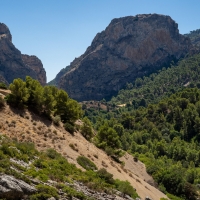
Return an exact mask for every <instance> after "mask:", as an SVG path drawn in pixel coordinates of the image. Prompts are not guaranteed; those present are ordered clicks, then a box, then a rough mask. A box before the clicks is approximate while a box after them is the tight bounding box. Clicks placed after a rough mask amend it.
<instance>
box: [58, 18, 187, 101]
mask: <svg viewBox="0 0 200 200" xmlns="http://www.w3.org/2000/svg"><path fill="white" fill-rule="evenodd" d="M190 48H191V42H190V39H188V38H187V37H185V36H183V35H181V34H179V30H178V25H177V24H176V23H175V21H174V20H172V19H171V17H169V16H164V15H158V14H144V15H136V16H128V17H122V18H118V19H113V20H112V21H111V23H110V24H109V25H108V27H107V28H106V29H105V30H104V31H102V32H101V33H98V34H97V35H96V37H95V38H94V39H93V41H92V44H91V46H89V47H88V48H87V50H86V51H85V53H84V54H83V55H81V56H80V57H79V58H76V59H75V60H74V61H73V62H72V63H71V64H70V66H69V67H68V68H67V69H68V70H65V73H64V74H62V76H61V77H59V80H57V85H58V86H59V87H60V88H62V89H64V90H66V91H67V92H68V94H69V95H70V97H72V98H74V99H76V100H78V101H83V100H101V99H103V98H109V97H111V96H112V95H114V94H116V93H117V92H118V91H119V90H120V89H121V88H123V87H124V85H125V84H126V83H127V82H133V81H134V80H135V79H136V78H137V77H143V76H144V75H148V74H150V73H152V72H155V71H156V70H158V69H161V68H163V67H164V66H166V65H167V64H169V63H170V62H171V61H172V60H178V59H180V58H181V57H184V56H185V55H186V54H187V53H188V51H189V49H190ZM62 72H64V71H62Z"/></svg>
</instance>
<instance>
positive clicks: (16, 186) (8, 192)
mask: <svg viewBox="0 0 200 200" xmlns="http://www.w3.org/2000/svg"><path fill="white" fill-rule="evenodd" d="M35 192H36V189H35V187H33V186H31V185H29V184H27V183H25V182H24V181H22V180H18V179H16V178H15V177H13V176H9V175H1V176H0V198H3V199H4V198H5V199H9V200H12V199H13V200H17V199H22V198H23V197H24V195H30V194H33V193H35Z"/></svg>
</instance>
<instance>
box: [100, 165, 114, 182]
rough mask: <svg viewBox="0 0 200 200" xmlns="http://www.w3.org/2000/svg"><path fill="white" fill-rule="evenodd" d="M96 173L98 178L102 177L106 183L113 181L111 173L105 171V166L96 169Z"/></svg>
mask: <svg viewBox="0 0 200 200" xmlns="http://www.w3.org/2000/svg"><path fill="white" fill-rule="evenodd" d="M97 175H98V176H99V177H100V178H102V179H104V180H105V181H106V182H107V183H110V184H113V183H114V179H113V175H112V174H111V173H109V172H107V170H106V169H105V168H101V169H100V170H98V171H97Z"/></svg>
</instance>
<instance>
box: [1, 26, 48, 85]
mask: <svg viewBox="0 0 200 200" xmlns="http://www.w3.org/2000/svg"><path fill="white" fill-rule="evenodd" d="M26 76H31V77H32V78H34V79H37V80H38V81H39V82H40V83H41V84H42V85H45V84H46V72H45V69H44V68H43V65H42V62H41V61H40V60H39V59H38V58H37V57H36V56H28V55H22V54H21V52H20V51H19V50H18V49H17V48H16V47H15V46H14V45H13V43H12V36H11V33H10V31H9V29H8V27H7V26H6V25H5V24H3V23H0V81H2V82H4V83H6V84H9V83H11V82H12V81H13V80H14V79H15V78H21V79H25V77H26Z"/></svg>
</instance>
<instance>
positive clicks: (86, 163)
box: [77, 156, 97, 170]
mask: <svg viewBox="0 0 200 200" xmlns="http://www.w3.org/2000/svg"><path fill="white" fill-rule="evenodd" d="M77 162H78V164H79V165H80V166H82V167H83V168H84V169H86V170H97V166H96V165H95V164H94V163H93V162H92V161H91V160H90V159H88V158H86V157H85V156H79V157H78V158H77Z"/></svg>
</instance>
